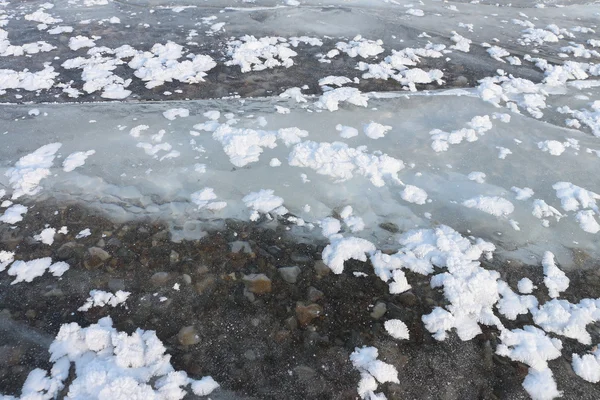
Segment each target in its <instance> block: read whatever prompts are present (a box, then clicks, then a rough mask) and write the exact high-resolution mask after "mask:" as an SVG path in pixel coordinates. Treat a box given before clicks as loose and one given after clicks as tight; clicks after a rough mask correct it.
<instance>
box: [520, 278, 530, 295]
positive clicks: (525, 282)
mask: <svg viewBox="0 0 600 400" xmlns="http://www.w3.org/2000/svg"><path fill="white" fill-rule="evenodd" d="M517 288H518V289H519V292H521V293H523V294H529V293H531V292H532V291H533V289H534V286H533V282H532V281H531V279H529V278H523V279H521V280H520V281H519V282H518V283H517Z"/></svg>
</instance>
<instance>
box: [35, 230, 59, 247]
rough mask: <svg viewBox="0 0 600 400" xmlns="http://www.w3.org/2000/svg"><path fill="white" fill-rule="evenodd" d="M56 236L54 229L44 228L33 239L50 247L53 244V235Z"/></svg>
mask: <svg viewBox="0 0 600 400" xmlns="http://www.w3.org/2000/svg"><path fill="white" fill-rule="evenodd" d="M55 234H56V229H54V228H46V229H44V230H42V231H41V232H40V234H39V235H35V236H34V237H33V239H35V240H37V241H40V242H42V243H44V244H47V245H52V243H54V235H55Z"/></svg>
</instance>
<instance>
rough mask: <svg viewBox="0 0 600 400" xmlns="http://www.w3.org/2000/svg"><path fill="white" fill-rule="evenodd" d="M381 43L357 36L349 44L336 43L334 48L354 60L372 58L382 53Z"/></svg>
mask: <svg viewBox="0 0 600 400" xmlns="http://www.w3.org/2000/svg"><path fill="white" fill-rule="evenodd" d="M382 44H383V41H381V40H377V41H373V40H368V39H365V38H363V37H362V36H360V35H357V36H356V37H355V38H354V39H352V40H351V41H349V42H338V43H336V45H335V47H336V48H337V49H338V50H339V51H341V52H343V53H346V54H347V55H348V56H350V57H352V58H354V57H356V56H360V57H361V58H369V57H374V56H376V55H377V54H380V53H383V51H384V50H383V47H381V45H382Z"/></svg>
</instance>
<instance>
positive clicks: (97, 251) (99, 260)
mask: <svg viewBox="0 0 600 400" xmlns="http://www.w3.org/2000/svg"><path fill="white" fill-rule="evenodd" d="M109 258H110V254H108V253H107V252H106V251H105V250H103V249H101V248H100V247H90V248H89V249H88V251H87V253H86V255H85V261H84V265H85V267H86V268H87V269H93V268H97V267H99V266H100V265H102V264H103V263H104V262H105V261H106V260H108V259H109Z"/></svg>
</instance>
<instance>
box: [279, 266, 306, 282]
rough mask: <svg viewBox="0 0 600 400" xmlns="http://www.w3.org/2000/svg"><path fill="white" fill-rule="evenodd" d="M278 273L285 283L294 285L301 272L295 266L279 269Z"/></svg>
mask: <svg viewBox="0 0 600 400" xmlns="http://www.w3.org/2000/svg"><path fill="white" fill-rule="evenodd" d="M278 271H279V274H280V275H281V277H282V278H283V280H284V281H286V282H287V283H296V281H297V280H298V275H300V272H302V270H301V269H300V267H297V266H294V267H282V268H279V269H278Z"/></svg>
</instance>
